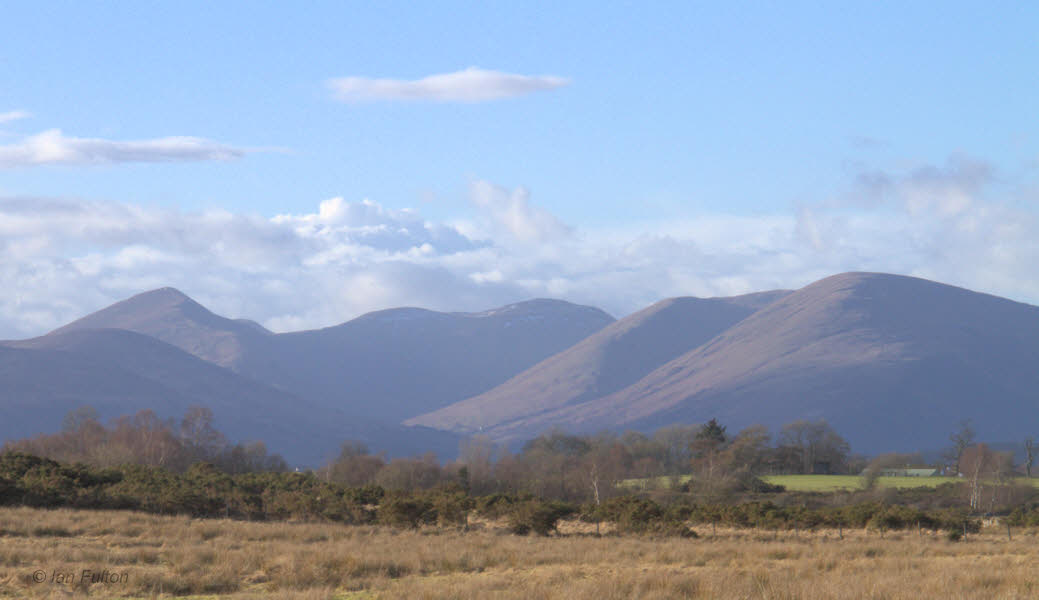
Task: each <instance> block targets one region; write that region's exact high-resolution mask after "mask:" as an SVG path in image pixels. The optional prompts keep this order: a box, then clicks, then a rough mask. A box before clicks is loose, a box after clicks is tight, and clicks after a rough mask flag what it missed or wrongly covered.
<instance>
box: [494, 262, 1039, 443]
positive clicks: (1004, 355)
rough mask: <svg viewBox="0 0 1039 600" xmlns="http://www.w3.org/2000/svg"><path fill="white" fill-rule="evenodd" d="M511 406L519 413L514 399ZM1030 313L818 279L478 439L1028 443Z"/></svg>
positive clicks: (947, 294) (921, 288) (1035, 390)
mask: <svg viewBox="0 0 1039 600" xmlns="http://www.w3.org/2000/svg"><path fill="white" fill-rule="evenodd" d="M514 401H515V402H517V403H520V402H523V400H522V399H520V398H516V399H514ZM1037 414H1039V307H1035V306H1031V305H1027V304H1021V303H1018V302H1013V301H1010V300H1006V299H1003V298H998V297H995V296H990V295H987V294H981V293H977V292H972V291H969V290H965V289H962V288H957V287H953V286H948V285H943V284H940V283H935V282H931V281H926V280H923V279H917V278H912V277H903V276H896V275H884V274H874V273H846V274H842V275H837V276H833V277H829V278H827V279H823V280H821V281H818V282H816V283H814V284H812V285H809V286H807V287H805V288H802V289H801V290H798V291H796V292H794V293H792V294H790V295H788V296H786V297H784V298H782V299H779V300H777V301H776V302H773V303H772V304H770V305H768V306H767V307H765V308H763V309H762V310H760V311H758V312H756V313H754V314H753V315H751V316H750V317H748V318H746V319H744V320H743V321H741V322H740V323H739V324H737V325H736V326H734V327H732V328H731V329H728V330H726V331H724V332H723V333H721V334H719V335H718V336H716V337H715V338H713V339H712V340H710V341H709V342H707V343H705V344H703V345H702V346H700V347H698V348H696V349H695V350H692V351H690V352H687V353H685V354H683V355H681V356H679V357H677V358H675V359H674V360H672V361H670V362H668V363H667V364H664V365H662V366H660V367H659V368H657V369H655V370H654V371H653V372H651V373H649V374H648V375H646V376H645V377H643V378H642V379H641V380H639V381H638V382H637V383H635V384H633V385H631V386H628V387H626V388H624V389H622V390H618V391H616V392H614V393H612V394H609V395H606V396H603V397H600V398H595V399H591V400H588V401H586V402H583V403H580V404H575V405H570V406H566V407H563V408H560V409H558V410H555V411H549V412H539V411H537V410H536V409H535V410H531V411H530V412H529V413H528V416H527V417H525V418H519V419H513V420H512V421H509V422H506V423H503V424H502V425H501V426H499V427H496V428H495V427H491V428H488V429H487V431H488V432H489V433H491V435H493V436H496V437H499V438H502V439H508V438H521V437H526V436H529V435H531V434H532V433H535V432H539V431H542V430H544V429H546V428H548V427H551V426H555V425H566V426H568V427H571V428H573V429H579V430H586V431H594V430H597V429H601V428H610V429H623V428H637V429H644V430H645V429H652V428H655V427H658V426H661V425H666V424H670V423H676V422H685V423H696V422H704V421H706V420H708V419H710V418H718V419H719V420H720V421H721V422H723V423H725V424H727V425H729V427H730V430H734V429H738V428H740V427H743V426H746V425H750V424H753V423H763V424H766V425H769V426H772V427H778V426H779V425H781V424H783V423H787V422H790V421H793V420H795V419H800V418H807V419H815V418H825V419H827V420H828V421H829V422H830V423H831V424H832V425H834V427H835V428H836V429H837V430H838V431H839V432H840V433H841V434H842V435H844V436H845V437H847V438H848V440H849V441H850V442H851V443H852V446H853V447H854V448H855V449H856V450H858V451H867V452H871V451H886V450H891V449H915V448H932V447H941V446H943V445H946V444H947V443H948V435H949V432H950V431H952V430H953V429H954V428H955V426H956V423H957V422H958V421H960V420H961V419H965V418H971V419H973V420H974V423H975V426H976V428H977V430H978V433H979V436H981V437H982V438H987V439H993V440H1015V439H1023V437H1024V436H1026V435H1034V434H1035V430H1036V423H1037V418H1036V415H1037Z"/></svg>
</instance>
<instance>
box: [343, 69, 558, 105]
mask: <svg viewBox="0 0 1039 600" xmlns="http://www.w3.org/2000/svg"><path fill="white" fill-rule="evenodd" d="M569 83H570V80H569V79H566V78H564V77H555V76H551V75H537V76H532V75H517V74H514V73H502V72H500V71H488V70H485V69H480V68H477V67H469V68H468V69H465V70H462V71H456V72H454V73H442V74H438V75H430V76H428V77H423V78H422V79H414V80H406V79H373V78H369V77H339V78H336V79H330V80H329V81H328V86H329V87H330V88H331V89H332V93H333V95H334V96H335V98H336V99H338V100H341V101H343V102H376V101H380V100H407V101H431V102H486V101H489V100H499V99H502V98H511V97H513V96H522V95H524V94H529V93H531V92H537V91H543V90H553V89H556V88H560V87H563V86H565V85H568V84H569Z"/></svg>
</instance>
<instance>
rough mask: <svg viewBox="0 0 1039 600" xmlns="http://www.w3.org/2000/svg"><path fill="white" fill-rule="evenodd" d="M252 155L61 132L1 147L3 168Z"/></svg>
mask: <svg viewBox="0 0 1039 600" xmlns="http://www.w3.org/2000/svg"><path fill="white" fill-rule="evenodd" d="M248 151H249V150H248V149H245V148H236V147H233V146H228V145H226V144H221V143H218V142H214V141H212V140H207V139H203V138H196V137H165V138H158V139H151V140H136V141H115V140H105V139H97V138H78V137H68V136H65V135H64V134H62V133H61V131H59V130H57V129H50V130H47V131H44V132H42V133H38V134H36V135H31V136H28V137H26V138H24V139H22V140H21V141H19V142H16V143H14V144H7V145H0V168H5V167H6V168H12V167H25V166H35V165H95V164H109V163H123V162H181V161H205V160H231V159H235V158H240V157H242V156H243V155H244V154H245V153H246V152H248Z"/></svg>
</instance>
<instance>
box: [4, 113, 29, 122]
mask: <svg viewBox="0 0 1039 600" xmlns="http://www.w3.org/2000/svg"><path fill="white" fill-rule="evenodd" d="M31 116H32V113H30V112H28V111H24V110H12V111H9V112H2V113H0V123H10V122H11V121H17V120H19V119H28V118H29V117H31Z"/></svg>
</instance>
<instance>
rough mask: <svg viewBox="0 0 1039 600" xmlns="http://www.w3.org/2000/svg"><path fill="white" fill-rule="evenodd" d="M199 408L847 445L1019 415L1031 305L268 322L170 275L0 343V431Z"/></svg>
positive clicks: (686, 305)
mask: <svg viewBox="0 0 1039 600" xmlns="http://www.w3.org/2000/svg"><path fill="white" fill-rule="evenodd" d="M84 404H89V405H92V406H94V407H95V408H96V409H98V411H99V412H100V413H101V414H102V415H103V416H115V415H117V414H129V413H132V412H136V411H137V410H140V409H142V408H151V409H153V410H155V411H156V412H157V413H158V414H160V415H162V416H179V415H180V414H181V413H183V410H184V409H185V408H186V407H187V406H189V405H191V404H201V405H206V406H209V407H210V408H211V409H213V411H214V414H215V416H216V420H217V425H218V426H219V427H220V428H221V429H222V430H223V431H225V433H227V434H228V435H229V436H230V437H232V438H234V439H239V440H248V439H263V440H264V441H266V442H267V443H268V446H269V447H270V448H271V449H272V450H273V451H277V452H281V453H283V454H284V455H286V457H287V458H289V459H290V460H292V461H295V462H297V463H299V464H315V463H317V462H319V461H321V460H323V459H325V458H327V457H328V456H330V455H331V454H332V453H333V452H334V451H335V448H336V446H337V445H338V443H340V442H342V441H344V440H347V439H354V440H361V441H364V442H366V443H368V444H369V446H370V447H372V448H373V449H374V450H385V451H387V452H388V453H390V454H391V455H403V454H413V453H418V452H421V451H424V450H434V451H436V452H437V453H438V454H439V455H440V456H441V457H449V456H451V455H452V454H453V453H454V452H455V451H456V448H457V444H458V442H459V440H460V439H462V438H463V437H465V436H470V435H473V434H477V433H479V434H485V435H489V436H490V437H492V438H493V439H496V440H499V441H503V442H519V441H522V440H524V439H528V438H530V437H532V436H535V435H537V434H539V433H541V432H543V431H545V430H547V429H551V428H554V427H563V428H565V429H569V430H572V431H580V432H593V431H598V430H602V429H610V430H624V429H637V430H651V429H654V428H657V427H660V426H663V425H668V424H673V423H699V422H704V421H706V420H708V419H711V418H717V419H718V420H719V421H721V422H722V423H724V424H726V425H728V426H729V428H730V431H735V430H738V429H739V428H741V427H744V426H748V425H751V424H764V425H767V426H770V427H772V428H778V427H779V426H781V425H782V424H784V423H788V422H791V421H794V420H797V419H819V418H823V419H826V420H827V421H828V422H830V424H831V425H833V426H834V427H835V429H837V431H838V432H840V433H841V434H842V435H844V436H845V437H846V438H847V439H848V440H849V441H850V442H851V444H852V447H853V448H854V449H855V450H857V451H864V452H881V451H888V450H896V449H897V450H912V449H921V448H934V447H941V446H943V445H945V444H947V442H948V435H949V433H950V432H951V431H952V430H953V429H954V428H955V427H956V424H957V423H959V422H960V421H961V420H963V419H967V418H969V419H973V421H974V424H975V428H976V429H977V431H978V433H979V436H980V437H982V438H984V439H990V440H993V441H996V440H1005V441H1010V440H1017V439H1022V438H1023V437H1025V436H1028V435H1034V434H1035V433H1037V431H1035V430H1039V422H1037V421H1039V420H1037V419H1036V415H1037V410H1039V307H1035V306H1032V305H1028V304H1022V303H1018V302H1014V301H1011V300H1007V299H1004V298H999V297H996V296H991V295H987V294H983V293H978V292H973V291H969V290H965V289H962V288H957V287H954V286H949V285H945V284H941V283H936V282H932V281H927V280H924V279H919V278H913V277H906V276H900V275H888V274H881V273H844V274H840V275H835V276H832V277H828V278H826V279H823V280H820V281H817V282H815V283H812V284H810V285H808V286H805V287H804V288H801V289H799V290H794V291H787V290H778V291H767V292H761V293H755V294H748V295H744V296H735V297H728V298H706V299H703V298H691V297H683V298H671V299H667V300H663V301H661V302H658V303H656V304H654V305H653V306H650V307H648V308H646V309H643V310H641V311H639V312H637V313H634V314H632V315H629V316H627V317H625V318H623V319H621V320H619V321H617V320H614V319H613V318H612V317H611V316H609V315H608V314H606V313H605V312H603V311H601V310H599V309H596V308H593V307H588V306H578V305H574V304H570V303H567V302H563V301H559V300H544V299H541V300H531V301H528V302H521V303H517V304H512V305H508V306H504V307H501V308H498V309H494V310H489V311H485V312H479V313H442V312H434V311H429V310H423V309H418V308H397V309H390V310H384V311H379V312H374V313H369V314H366V315H363V316H361V317H358V318H356V319H353V320H351V321H348V322H346V323H343V324H341V325H337V326H334V327H329V328H325V329H318V330H311V331H300V332H291V333H273V332H271V331H268V330H267V329H265V328H264V327H262V326H261V325H259V324H257V323H255V322H253V321H249V320H245V319H228V318H225V317H221V316H219V315H216V314H213V313H212V312H210V311H209V310H208V309H206V308H205V307H203V306H202V305H200V304H198V303H197V302H195V301H193V300H192V299H190V298H188V297H187V296H185V295H184V294H182V293H180V292H178V291H177V290H174V289H172V288H163V289H159V290H154V291H151V292H146V293H143V294H139V295H137V296H134V297H132V298H129V299H127V300H125V301H123V302H119V303H117V304H114V305H112V306H110V307H108V308H105V309H102V310H100V311H98V312H96V313H93V314H91V315H87V316H86V317H84V318H82V319H79V320H77V321H74V322H72V323H70V324H68V325H66V326H64V327H61V328H59V329H57V330H55V331H53V332H51V333H50V334H47V335H45V336H42V337H39V338H34V339H32V340H21V341H9V342H2V343H0V439H10V438H14V437H25V436H29V435H33V434H34V433H37V432H40V431H53V430H55V429H56V428H57V426H58V424H59V423H60V422H61V418H62V416H63V414H64V412H65V411H67V410H69V409H71V408H75V407H76V406H80V405H84Z"/></svg>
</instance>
